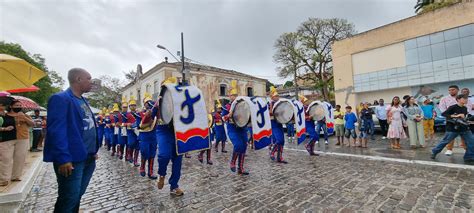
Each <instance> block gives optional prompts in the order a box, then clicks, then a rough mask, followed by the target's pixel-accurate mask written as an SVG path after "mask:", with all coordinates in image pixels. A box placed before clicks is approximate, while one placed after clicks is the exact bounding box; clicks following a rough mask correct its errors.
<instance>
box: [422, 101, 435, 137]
mask: <svg viewBox="0 0 474 213" xmlns="http://www.w3.org/2000/svg"><path fill="white" fill-rule="evenodd" d="M421 100H422V102H423V105H422V106H421V110H423V115H424V116H423V130H424V133H425V139H426V138H429V140H430V141H431V140H433V138H434V118H435V115H436V111H435V109H434V105H433V102H432V101H431V100H430V99H428V98H426V97H425V98H422V99H421Z"/></svg>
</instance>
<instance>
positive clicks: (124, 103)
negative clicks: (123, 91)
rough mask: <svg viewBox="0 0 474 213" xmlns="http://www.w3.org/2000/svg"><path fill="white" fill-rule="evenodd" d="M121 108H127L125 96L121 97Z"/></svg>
mask: <svg viewBox="0 0 474 213" xmlns="http://www.w3.org/2000/svg"><path fill="white" fill-rule="evenodd" d="M122 107H128V101H127V97H125V96H123V97H122Z"/></svg>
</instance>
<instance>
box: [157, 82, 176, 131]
mask: <svg viewBox="0 0 474 213" xmlns="http://www.w3.org/2000/svg"><path fill="white" fill-rule="evenodd" d="M160 96H161V98H160V104H159V106H160V109H159V110H160V118H161V120H163V122H164V123H165V124H169V123H171V120H173V98H172V97H171V92H169V91H168V89H166V87H162V88H161V93H160Z"/></svg>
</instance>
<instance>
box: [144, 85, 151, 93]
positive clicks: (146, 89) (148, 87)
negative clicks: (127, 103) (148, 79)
mask: <svg viewBox="0 0 474 213" xmlns="http://www.w3.org/2000/svg"><path fill="white" fill-rule="evenodd" d="M150 90H151V85H150V84H147V85H146V86H145V92H146V93H148V94H150V92H151V91H150Z"/></svg>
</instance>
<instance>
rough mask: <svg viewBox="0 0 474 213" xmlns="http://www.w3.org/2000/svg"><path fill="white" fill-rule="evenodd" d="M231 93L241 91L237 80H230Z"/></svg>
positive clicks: (235, 93)
mask: <svg viewBox="0 0 474 213" xmlns="http://www.w3.org/2000/svg"><path fill="white" fill-rule="evenodd" d="M229 93H230V95H239V92H238V91H237V81H236V80H232V81H231V82H230V92H229Z"/></svg>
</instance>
